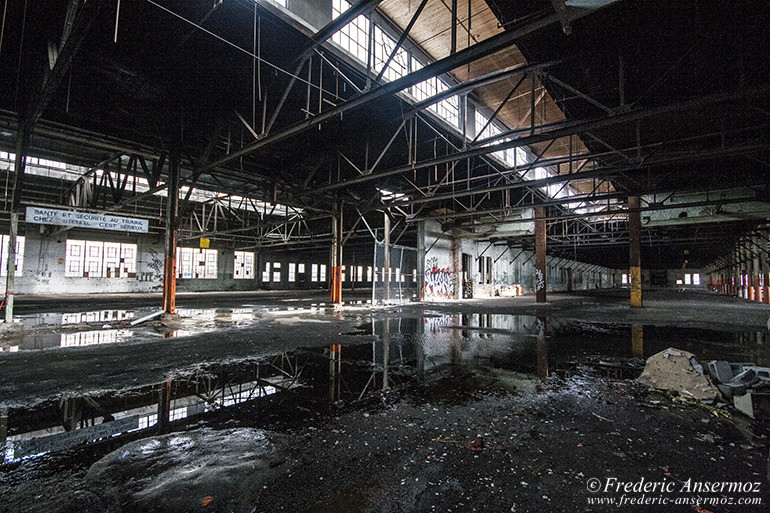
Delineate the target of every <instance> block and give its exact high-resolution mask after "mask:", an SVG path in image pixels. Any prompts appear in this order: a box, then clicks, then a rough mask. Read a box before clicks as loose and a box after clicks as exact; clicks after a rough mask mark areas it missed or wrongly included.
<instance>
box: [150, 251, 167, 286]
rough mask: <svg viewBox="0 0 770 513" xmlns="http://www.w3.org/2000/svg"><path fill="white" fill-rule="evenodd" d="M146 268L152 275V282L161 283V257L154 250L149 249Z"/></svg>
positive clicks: (162, 270) (162, 265)
mask: <svg viewBox="0 0 770 513" xmlns="http://www.w3.org/2000/svg"><path fill="white" fill-rule="evenodd" d="M147 268H148V269H150V272H151V273H152V277H151V280H152V281H159V282H163V272H164V269H163V268H164V264H163V257H162V256H161V254H160V253H158V252H157V251H155V249H154V248H150V261H149V262H147Z"/></svg>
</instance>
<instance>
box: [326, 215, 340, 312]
mask: <svg viewBox="0 0 770 513" xmlns="http://www.w3.org/2000/svg"><path fill="white" fill-rule="evenodd" d="M330 260H331V266H330V267H331V274H330V283H329V288H330V290H331V300H332V303H335V304H341V303H342V204H341V203H337V206H336V208H335V213H334V215H333V216H332V251H331V259H330Z"/></svg>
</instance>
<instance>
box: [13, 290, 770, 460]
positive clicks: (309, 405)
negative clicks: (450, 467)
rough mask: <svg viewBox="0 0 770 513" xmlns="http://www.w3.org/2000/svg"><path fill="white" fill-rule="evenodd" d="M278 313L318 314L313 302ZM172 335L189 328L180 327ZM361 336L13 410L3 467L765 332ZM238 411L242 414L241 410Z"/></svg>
mask: <svg viewBox="0 0 770 513" xmlns="http://www.w3.org/2000/svg"><path fill="white" fill-rule="evenodd" d="M182 312H184V313H182ZM278 312H279V313H282V314H296V315H302V314H307V313H308V312H311V313H316V312H325V313H327V314H328V310H325V309H323V307H322V306H321V305H318V306H309V307H298V308H296V309H294V310H288V309H285V308H282V309H280V310H279V311H278ZM180 313H182V315H183V316H184V315H194V316H195V323H202V324H205V323H210V322H217V321H218V320H222V319H227V322H229V323H239V322H244V323H251V322H253V321H254V320H256V319H258V318H261V316H263V315H264V314H265V309H263V308H252V307H249V308H242V309H180ZM60 315H61V314H60ZM201 317H202V319H201ZM100 322H101V321H100ZM194 332H195V330H191V331H189V334H192V333H194ZM173 334H174V335H176V336H182V335H184V334H188V332H186V331H185V330H184V329H180V330H177V331H176V332H175V333H173ZM365 334H366V335H373V337H372V339H371V342H368V343H364V344H360V343H357V344H334V345H330V346H329V347H328V348H326V349H325V350H323V351H319V350H317V349H313V350H297V351H294V352H291V353H283V354H280V355H277V356H276V357H275V358H273V359H271V360H269V361H268V360H265V361H259V362H257V361H247V362H240V363H235V364H230V365H215V366H206V367H202V368H200V369H198V370H196V371H195V372H193V373H191V374H190V373H188V374H186V375H185V376H183V377H180V378H177V379H174V380H172V381H170V382H167V383H158V384H155V385H151V386H144V387H139V388H133V389H132V388H131V387H130V386H129V384H126V383H111V384H109V386H110V387H111V388H113V389H116V390H118V389H123V390H124V391H123V392H121V394H120V395H117V394H104V395H101V396H89V397H67V398H66V399H61V400H59V399H55V400H51V401H48V402H46V403H41V404H40V405H38V406H37V407H35V408H32V409H28V410H27V409H25V410H18V411H17V410H11V411H10V412H9V415H8V418H7V421H6V422H7V433H8V440H7V443H6V449H5V458H6V462H7V461H16V460H19V459H20V458H29V457H33V456H36V455H41V454H46V453H51V452H57V451H62V450H65V449H67V448H70V447H73V446H83V444H85V445H88V444H92V445H93V443H94V442H99V443H103V442H105V440H108V441H113V442H114V443H118V444H119V443H120V440H122V439H123V438H132V437H133V439H135V438H137V437H142V436H146V435H150V434H155V433H156V432H158V431H160V432H164V431H167V430H173V429H179V428H181V427H183V426H184V425H186V424H187V423H190V422H201V421H203V422H206V423H209V424H210V425H219V424H221V423H227V424H228V425H231V424H232V422H234V421H235V422H236V423H237V422H243V423H245V424H247V425H253V423H254V422H255V420H254V418H255V417H254V415H253V411H252V409H253V408H255V407H259V408H261V406H255V405H260V404H263V403H265V401H268V402H269V401H270V400H271V399H272V398H274V397H285V396H290V397H291V398H292V399H291V401H293V402H290V403H287V404H291V405H292V406H284V407H282V408H278V409H276V410H275V412H274V414H273V416H272V417H270V418H271V419H272V420H273V421H276V422H283V421H287V419H292V418H295V417H297V416H298V415H299V416H302V415H308V416H311V417H313V416H314V415H316V414H318V412H320V411H322V410H323V408H334V407H337V406H340V405H344V404H347V405H349V404H351V403H356V401H358V400H360V399H364V398H366V397H367V396H368V395H369V394H371V393H372V392H374V391H379V390H383V389H388V388H393V387H396V386H399V385H402V384H407V383H411V382H413V381H423V382H430V381H433V380H435V379H438V378H440V377H442V376H446V375H447V373H451V372H453V371H454V370H456V369H462V368H468V367H472V368H485V369H501V370H506V371H514V372H524V373H530V374H535V375H538V376H540V377H548V376H549V375H552V374H554V373H557V374H559V373H565V374H570V373H574V372H579V371H580V369H581V368H583V369H584V368H585V367H589V368H591V369H593V370H594V371H595V372H599V373H601V374H603V375H607V376H612V377H619V378H629V377H630V378H633V377H635V376H636V375H638V373H639V371H640V370H641V367H640V365H641V366H643V362H644V358H646V357H649V356H651V355H652V354H655V353H657V352H659V351H662V350H664V349H666V348H667V347H671V346H673V347H677V348H680V349H684V350H687V351H690V352H692V353H694V354H696V356H697V357H698V358H699V360H700V361H701V362H702V363H706V362H707V361H709V360H710V359H727V360H731V361H747V362H754V363H756V364H758V365H762V366H768V365H769V364H770V353H769V352H768V345H767V341H766V336H765V334H762V333H756V332H749V333H732V332H718V331H709V330H695V329H689V328H670V327H667V328H657V327H649V326H621V325H612V324H598V323H576V322H569V321H565V320H559V319H549V318H544V317H534V316H521V315H506V314H445V313H438V312H433V311H430V310H426V311H424V312H422V313H420V314H417V315H415V314H414V313H411V314H410V313H398V312H392V311H391V312H388V311H384V312H377V313H376V314H375V315H374V317H373V320H372V321H371V322H367V323H365V324H362V325H360V326H359V328H358V330H357V331H355V332H352V333H350V335H365ZM131 335H132V332H131V331H130V330H120V329H117V330H99V331H80V332H74V333H66V334H52V335H51V337H52V338H51V341H52V342H51V343H52V344H54V343H58V344H60V345H68V346H78V345H88V344H99V343H116V342H120V341H122V340H125V339H126V338H128V337H130V336H131ZM57 337H59V338H57ZM38 340H39V339H38ZM343 340H344V339H343ZM65 342H66V343H65ZM36 343H38V345H40V343H39V342H36ZM62 392H63V394H66V391H62ZM240 408H246V409H247V411H248V412H249V413H248V414H243V411H242V410H240ZM239 412H240V413H239ZM0 417H2V416H0ZM261 418H262V417H260V419H261ZM201 419H203V420H201ZM206 419H209V420H206ZM260 422H262V420H260ZM249 423H251V424H249ZM0 431H2V430H0Z"/></svg>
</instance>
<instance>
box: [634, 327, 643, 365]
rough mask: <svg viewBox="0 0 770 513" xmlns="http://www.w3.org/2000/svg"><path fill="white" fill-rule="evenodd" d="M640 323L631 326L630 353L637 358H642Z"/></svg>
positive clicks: (641, 330) (641, 329)
mask: <svg viewBox="0 0 770 513" xmlns="http://www.w3.org/2000/svg"><path fill="white" fill-rule="evenodd" d="M643 331H644V330H643V328H642V325H641V324H634V325H632V326H631V354H633V355H634V356H636V357H637V358H644V337H643Z"/></svg>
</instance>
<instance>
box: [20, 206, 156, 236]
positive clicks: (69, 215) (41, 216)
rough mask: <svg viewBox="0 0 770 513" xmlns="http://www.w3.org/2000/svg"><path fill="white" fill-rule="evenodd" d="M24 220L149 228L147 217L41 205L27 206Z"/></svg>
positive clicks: (102, 227)
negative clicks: (79, 210)
mask: <svg viewBox="0 0 770 513" xmlns="http://www.w3.org/2000/svg"><path fill="white" fill-rule="evenodd" d="M26 221H27V222H28V223H35V224H53V225H56V226H72V227H75V228H94V229H96V230H116V231H120V232H135V233H147V232H148V231H149V228H150V222H149V221H148V220H147V219H136V218H132V217H120V216H113V215H110V214H94V213H91V212H75V211H72V210H58V209H55V208H42V207H27V216H26Z"/></svg>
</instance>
